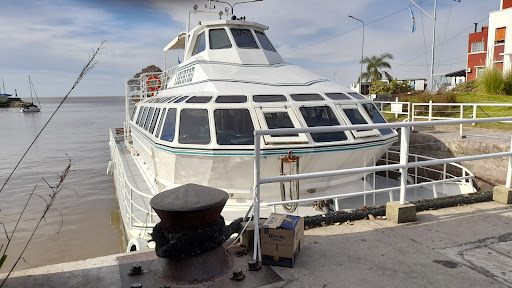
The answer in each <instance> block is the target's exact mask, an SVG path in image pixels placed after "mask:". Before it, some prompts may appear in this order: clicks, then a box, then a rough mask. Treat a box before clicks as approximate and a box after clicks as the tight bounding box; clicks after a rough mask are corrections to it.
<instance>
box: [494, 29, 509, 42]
mask: <svg viewBox="0 0 512 288" xmlns="http://www.w3.org/2000/svg"><path fill="white" fill-rule="evenodd" d="M506 29H507V28H506V27H501V28H497V29H496V37H495V38H494V41H495V43H505V32H506Z"/></svg>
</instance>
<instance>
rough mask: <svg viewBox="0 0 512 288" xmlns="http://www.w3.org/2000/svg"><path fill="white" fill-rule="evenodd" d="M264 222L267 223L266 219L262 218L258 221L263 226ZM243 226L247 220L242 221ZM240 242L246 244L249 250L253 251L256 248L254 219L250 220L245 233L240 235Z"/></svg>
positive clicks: (259, 225)
mask: <svg viewBox="0 0 512 288" xmlns="http://www.w3.org/2000/svg"><path fill="white" fill-rule="evenodd" d="M263 223H265V219H260V221H259V222H258V227H263ZM240 224H242V228H243V227H245V224H247V222H242V223H240ZM240 244H242V245H243V246H245V247H246V248H247V251H253V250H254V221H251V222H249V225H247V228H246V229H245V231H244V233H242V235H241V236H240Z"/></svg>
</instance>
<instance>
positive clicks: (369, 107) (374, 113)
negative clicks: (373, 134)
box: [363, 103, 393, 135]
mask: <svg viewBox="0 0 512 288" xmlns="http://www.w3.org/2000/svg"><path fill="white" fill-rule="evenodd" d="M363 107H364V110H365V111H366V113H368V115H369V116H370V118H372V121H373V123H386V120H384V117H382V115H381V114H380V112H379V110H377V107H375V105H373V104H372V103H368V104H363ZM379 131H380V133H381V134H382V135H388V134H393V130H391V128H384V129H379Z"/></svg>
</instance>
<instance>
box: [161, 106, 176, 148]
mask: <svg viewBox="0 0 512 288" xmlns="http://www.w3.org/2000/svg"><path fill="white" fill-rule="evenodd" d="M175 132H176V108H169V109H168V110H167V116H165V122H164V128H163V129H162V136H160V139H162V140H164V141H169V142H172V141H174V134H175Z"/></svg>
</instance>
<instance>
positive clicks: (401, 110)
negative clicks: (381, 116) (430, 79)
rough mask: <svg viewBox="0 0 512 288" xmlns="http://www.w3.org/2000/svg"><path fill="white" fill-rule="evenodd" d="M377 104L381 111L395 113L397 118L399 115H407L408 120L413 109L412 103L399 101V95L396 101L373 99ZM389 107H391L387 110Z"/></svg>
mask: <svg viewBox="0 0 512 288" xmlns="http://www.w3.org/2000/svg"><path fill="white" fill-rule="evenodd" d="M373 103H375V104H376V105H377V109H379V111H380V112H381V113H389V114H395V118H398V115H405V116H407V119H406V120H405V121H407V120H408V119H409V113H410V111H411V103H410V102H399V101H398V97H397V98H395V101H373ZM387 107H389V108H390V109H389V110H387Z"/></svg>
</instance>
